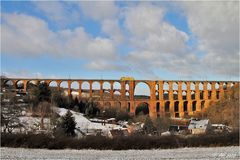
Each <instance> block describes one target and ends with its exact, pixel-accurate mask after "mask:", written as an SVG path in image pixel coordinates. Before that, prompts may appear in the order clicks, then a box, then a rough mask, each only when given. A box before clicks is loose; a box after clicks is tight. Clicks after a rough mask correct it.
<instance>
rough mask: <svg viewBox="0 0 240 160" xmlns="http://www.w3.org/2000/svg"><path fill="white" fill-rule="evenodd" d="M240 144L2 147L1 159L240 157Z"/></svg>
mask: <svg viewBox="0 0 240 160" xmlns="http://www.w3.org/2000/svg"><path fill="white" fill-rule="evenodd" d="M239 149H240V148H239V146H231V147H215V148H180V149H162V150H123V151H112V150H69V149H66V150H47V149H23V148H1V159H64V160H65V159H80V160H93V159H101V160H105V159H106V160H122V159H131V160H135V159H136V160H139V159H145V160H148V159H154V160H157V159H224V160H228V159H240V153H239V151H240V150H239Z"/></svg>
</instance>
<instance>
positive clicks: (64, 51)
mask: <svg viewBox="0 0 240 160" xmlns="http://www.w3.org/2000/svg"><path fill="white" fill-rule="evenodd" d="M2 19H3V23H2V24H1V32H2V34H1V39H2V52H3V53H8V54H15V55H30V56H35V55H41V54H50V55H54V56H62V57H68V56H70V57H74V58H79V59H85V60H87V61H92V59H97V60H111V61H114V60H115V57H117V55H116V51H115V46H114V44H113V42H112V40H110V39H107V38H101V37H96V38H92V37H91V36H89V35H88V34H87V33H86V32H85V31H84V29H83V28H82V27H78V28H75V29H74V30H61V31H57V32H54V31H51V30H50V29H49V28H48V26H47V24H46V22H45V21H43V20H41V19H38V18H36V17H32V16H28V15H25V14H17V13H13V14H3V15H2Z"/></svg>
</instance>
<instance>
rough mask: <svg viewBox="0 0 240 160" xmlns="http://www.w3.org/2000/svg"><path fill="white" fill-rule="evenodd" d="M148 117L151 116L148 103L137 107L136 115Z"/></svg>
mask: <svg viewBox="0 0 240 160" xmlns="http://www.w3.org/2000/svg"><path fill="white" fill-rule="evenodd" d="M139 114H143V115H147V114H149V104H148V103H147V102H140V103H138V104H137V105H136V107H135V115H139Z"/></svg>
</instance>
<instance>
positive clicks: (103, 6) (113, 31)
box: [79, 1, 124, 45]
mask: <svg viewBox="0 0 240 160" xmlns="http://www.w3.org/2000/svg"><path fill="white" fill-rule="evenodd" d="M79 6H80V7H81V8H82V11H83V13H84V14H85V15H86V16H88V17H90V18H92V19H94V20H96V21H98V22H100V23H101V30H102V32H104V33H106V34H107V35H108V36H109V37H110V38H111V39H112V40H114V42H115V43H116V45H117V44H119V43H121V42H123V40H124V36H123V33H122V30H121V29H120V27H119V11H120V9H119V8H118V7H117V6H116V5H115V3H114V1H97V2H87V1H83V2H80V3H79Z"/></svg>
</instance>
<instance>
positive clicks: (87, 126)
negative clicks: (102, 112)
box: [57, 108, 122, 134]
mask: <svg viewBox="0 0 240 160" xmlns="http://www.w3.org/2000/svg"><path fill="white" fill-rule="evenodd" d="M67 111H68V110H67V109H65V108H58V111H57V113H58V114H59V115H60V116H63V115H65V114H66V113H67ZM70 111H71V113H72V114H73V116H74V118H75V121H76V123H77V124H76V128H78V129H80V130H81V131H83V132H87V130H97V129H99V130H100V129H101V130H102V131H103V132H104V133H105V134H107V133H108V131H109V130H112V129H122V127H121V126H119V125H115V124H106V125H102V124H101V123H94V122H91V121H89V120H88V119H87V118H86V117H84V116H83V114H82V113H78V112H75V111H72V110H70Z"/></svg>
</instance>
